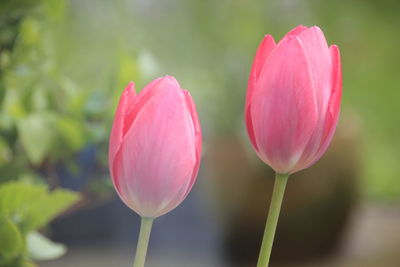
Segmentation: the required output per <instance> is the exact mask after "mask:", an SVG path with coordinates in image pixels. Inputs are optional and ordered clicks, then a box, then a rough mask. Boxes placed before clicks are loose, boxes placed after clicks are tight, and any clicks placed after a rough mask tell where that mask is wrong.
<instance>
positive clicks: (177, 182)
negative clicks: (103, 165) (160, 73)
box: [109, 76, 201, 218]
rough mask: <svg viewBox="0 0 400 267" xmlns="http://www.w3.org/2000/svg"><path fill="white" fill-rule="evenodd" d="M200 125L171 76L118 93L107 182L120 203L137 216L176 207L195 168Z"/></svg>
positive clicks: (188, 98) (187, 98)
mask: <svg viewBox="0 0 400 267" xmlns="http://www.w3.org/2000/svg"><path fill="white" fill-rule="evenodd" d="M200 154H201V129H200V123H199V120H198V117H197V112H196V109H195V105H194V103H193V100H192V98H191V96H190V94H189V93H188V92H187V91H185V90H183V89H181V88H180V85H179V83H178V82H177V81H176V80H175V79H174V78H173V77H171V76H165V77H162V78H158V79H156V80H154V81H153V82H151V83H150V84H148V85H147V86H146V87H145V88H144V89H143V90H142V91H141V92H140V93H139V94H138V95H136V93H135V89H134V84H133V83H130V84H129V85H128V87H126V89H125V90H124V92H123V93H122V96H121V99H120V102H119V104H118V108H117V111H116V114H115V118H114V123H113V127H112V131H111V136H110V145H109V168H110V173H111V176H112V181H113V184H114V187H115V189H116V191H117V192H118V194H119V196H120V197H121V199H122V201H123V202H124V203H125V204H126V205H127V206H128V207H129V208H131V209H132V210H134V211H135V212H137V213H138V214H139V215H141V216H142V217H149V218H155V217H158V216H160V215H163V214H165V213H167V212H169V211H170V210H172V209H174V208H175V207H176V206H178V205H179V204H180V203H181V202H182V201H183V200H184V199H185V197H186V196H187V194H188V193H189V191H190V190H191V188H192V186H193V184H194V182H195V180H196V177H197V173H198V170H199V165H200Z"/></svg>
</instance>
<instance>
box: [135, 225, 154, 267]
mask: <svg viewBox="0 0 400 267" xmlns="http://www.w3.org/2000/svg"><path fill="white" fill-rule="evenodd" d="M153 221H154V219H153V218H146V217H142V221H141V223H140V233H139V240H138V243H137V247H136V256H135V261H134V262H133V267H144V262H145V261H146V254H147V247H148V245H149V238H150V233H151V227H152V225H153Z"/></svg>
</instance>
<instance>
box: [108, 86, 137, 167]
mask: <svg viewBox="0 0 400 267" xmlns="http://www.w3.org/2000/svg"><path fill="white" fill-rule="evenodd" d="M135 95H136V93H135V84H134V83H133V82H130V83H129V84H128V86H127V87H126V88H125V89H124V91H123V92H122V95H121V98H120V100H119V104H118V107H117V110H116V112H115V117H114V122H113V126H112V129H111V134H110V143H109V148H108V164H109V166H112V164H113V161H114V157H115V154H116V153H117V151H118V149H119V147H120V145H121V142H122V139H123V135H124V134H123V129H124V121H125V114H126V110H127V109H129V108H130V107H131V106H133V104H132V103H133V101H134V99H135V98H136V96H135Z"/></svg>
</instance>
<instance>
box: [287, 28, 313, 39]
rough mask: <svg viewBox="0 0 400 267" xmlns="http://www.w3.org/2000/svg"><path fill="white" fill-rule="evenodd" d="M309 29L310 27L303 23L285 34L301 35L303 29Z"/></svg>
mask: <svg viewBox="0 0 400 267" xmlns="http://www.w3.org/2000/svg"><path fill="white" fill-rule="evenodd" d="M307 29H308V28H307V27H304V26H303V25H299V26H297V27H296V28H294V29H293V30H291V31H290V32H288V33H287V34H286V35H285V37H286V36H291V35H294V36H296V35H299V34H300V33H301V32H302V31H304V30H307ZM285 37H284V38H285Z"/></svg>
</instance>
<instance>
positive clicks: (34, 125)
mask: <svg viewBox="0 0 400 267" xmlns="http://www.w3.org/2000/svg"><path fill="white" fill-rule="evenodd" d="M52 121H53V120H52V118H51V114H47V113H38V114H32V115H29V116H27V117H26V118H23V119H21V120H20V121H19V123H18V133H19V135H20V139H21V144H22V146H23V148H24V149H25V151H26V154H27V156H28V158H29V160H30V161H31V162H32V163H33V164H34V165H38V164H40V163H41V162H42V160H43V159H44V157H45V156H46V155H47V153H48V152H49V150H50V149H51V147H52V143H53V141H54V138H55V130H54V125H53V124H52Z"/></svg>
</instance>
